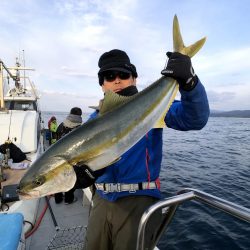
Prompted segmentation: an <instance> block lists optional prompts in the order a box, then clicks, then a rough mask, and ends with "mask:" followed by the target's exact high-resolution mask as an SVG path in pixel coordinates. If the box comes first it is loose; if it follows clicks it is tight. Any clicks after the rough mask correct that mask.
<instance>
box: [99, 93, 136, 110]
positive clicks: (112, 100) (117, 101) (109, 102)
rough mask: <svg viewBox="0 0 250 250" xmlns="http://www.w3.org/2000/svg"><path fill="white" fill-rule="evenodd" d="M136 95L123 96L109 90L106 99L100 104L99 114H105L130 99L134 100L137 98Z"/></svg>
mask: <svg viewBox="0 0 250 250" xmlns="http://www.w3.org/2000/svg"><path fill="white" fill-rule="evenodd" d="M135 96H136V95H133V96H121V95H118V94H116V93H114V92H113V91H110V90H109V91H107V92H106V93H105V96H104V99H103V101H102V103H101V106H100V111H99V114H100V115H103V114H105V113H107V112H109V111H111V110H113V109H114V108H117V107H118V106H120V105H122V104H124V103H127V102H128V101H130V100H132V99H134V98H135Z"/></svg>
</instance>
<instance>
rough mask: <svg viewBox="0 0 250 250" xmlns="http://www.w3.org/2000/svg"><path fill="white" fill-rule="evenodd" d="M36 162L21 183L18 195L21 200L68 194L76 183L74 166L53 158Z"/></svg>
mask: <svg viewBox="0 0 250 250" xmlns="http://www.w3.org/2000/svg"><path fill="white" fill-rule="evenodd" d="M45 162H46V165H43V164H42V163H43V159H41V160H39V159H38V161H36V162H34V164H33V165H32V166H31V168H30V169H29V170H28V171H27V172H26V174H25V175H24V176H23V178H22V179H21V181H20V183H19V187H18V194H19V197H20V199H21V200H27V199H34V198H40V197H43V196H47V195H51V194H55V193H59V192H66V191H68V190H70V189H71V188H72V187H73V186H74V184H75V182H76V174H75V171H74V169H73V166H72V165H71V164H69V163H68V161H67V160H66V159H64V158H62V157H52V158H51V159H50V160H48V159H47V160H46V161H45Z"/></svg>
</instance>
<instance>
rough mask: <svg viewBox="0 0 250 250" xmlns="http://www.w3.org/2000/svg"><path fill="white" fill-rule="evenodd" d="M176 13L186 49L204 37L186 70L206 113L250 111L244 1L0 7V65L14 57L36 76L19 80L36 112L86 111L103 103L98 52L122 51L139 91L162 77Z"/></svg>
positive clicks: (249, 6) (17, 1)
mask: <svg viewBox="0 0 250 250" xmlns="http://www.w3.org/2000/svg"><path fill="white" fill-rule="evenodd" d="M175 14H176V15H177V17H178V19H179V24H180V29H181V33H182V36H183V40H184V43H185V45H187V46H188V45H190V44H192V43H194V42H196V41H197V40H199V39H201V38H202V37H204V36H206V38H207V41H206V43H205V45H204V47H203V48H202V49H201V50H200V51H199V52H198V53H197V54H196V55H195V56H194V57H193V58H192V64H193V68H194V70H195V72H196V74H197V75H198V77H199V78H200V80H201V82H202V84H203V85H204V86H205V89H206V91H207V95H208V99H209V104H210V108H211V109H212V110H224V111H229V110H245V109H250V100H249V99H250V31H249V23H250V3H249V1H248V0H206V1H205V0H178V1H177V0H176V1H174V0H172V1H170V0H118V1H117V0H106V1H104V0H92V1H91V0H11V1H10V0H0V59H1V60H2V61H3V62H4V63H5V64H6V65H7V66H13V65H14V63H15V58H16V57H19V58H20V61H21V63H23V64H25V66H26V67H30V68H34V69H35V71H30V72H27V73H26V74H29V76H30V77H31V79H32V80H33V81H34V83H35V85H36V88H37V89H38V91H39V95H40V102H41V109H42V110H43V111H64V112H67V111H69V110H70V109H71V108H72V107H74V106H78V107H80V108H82V110H83V111H84V112H90V111H91V110H90V109H89V108H88V106H91V105H97V104H98V101H99V99H101V98H102V97H103V92H102V90H101V88H100V86H99V84H98V77H97V72H98V69H99V68H98V60H99V57H100V56H101V55H102V54H103V53H104V52H106V51H110V50H112V49H121V50H124V51H126V52H127V54H128V55H129V57H130V60H131V62H132V63H133V64H134V65H135V66H136V68H137V72H138V75H139V77H138V78H137V86H138V89H139V90H142V89H144V88H145V87H147V86H148V85H150V84H151V83H153V82H154V81H155V80H157V79H158V78H159V77H160V76H161V75H160V72H161V70H162V69H163V68H164V65H165V62H166V52H167V51H172V50H173V42H172V23H173V17H174V15H175ZM23 55H25V56H24V57H23ZM23 58H24V59H23ZM24 62H25V63H24Z"/></svg>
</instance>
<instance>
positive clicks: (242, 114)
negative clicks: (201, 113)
mask: <svg viewBox="0 0 250 250" xmlns="http://www.w3.org/2000/svg"><path fill="white" fill-rule="evenodd" d="M210 116H211V117H236V118H250V110H232V111H216V110H211V113H210Z"/></svg>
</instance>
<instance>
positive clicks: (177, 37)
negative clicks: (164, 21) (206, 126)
mask: <svg viewBox="0 0 250 250" xmlns="http://www.w3.org/2000/svg"><path fill="white" fill-rule="evenodd" d="M205 41H206V37H203V38H202V39H200V40H199V41H197V42H195V43H194V44H192V45H190V46H188V47H186V46H185V45H184V42H183V39H182V36H181V32H180V26H179V22H178V18H177V16H176V15H175V16H174V21H173V43H174V51H175V52H180V53H182V54H184V55H188V56H190V57H192V56H194V55H195V54H196V53H197V52H198V51H199V50H200V49H201V48H202V46H203V45H204V43H205Z"/></svg>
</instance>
